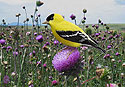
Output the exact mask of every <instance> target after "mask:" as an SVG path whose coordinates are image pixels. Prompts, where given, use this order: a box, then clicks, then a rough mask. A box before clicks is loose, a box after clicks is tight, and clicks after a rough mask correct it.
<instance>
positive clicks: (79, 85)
mask: <svg viewBox="0 0 125 87" xmlns="http://www.w3.org/2000/svg"><path fill="white" fill-rule="evenodd" d="M77 83H78V87H81V83H80V79H79V76H78V75H77Z"/></svg>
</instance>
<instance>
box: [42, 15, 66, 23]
mask: <svg viewBox="0 0 125 87" xmlns="http://www.w3.org/2000/svg"><path fill="white" fill-rule="evenodd" d="M63 20H64V18H63V16H61V15H60V14H56V13H55V14H50V15H49V16H48V17H47V18H46V21H45V22H43V24H50V25H51V24H52V23H55V22H57V23H59V22H61V21H63Z"/></svg>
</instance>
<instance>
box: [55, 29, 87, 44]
mask: <svg viewBox="0 0 125 87" xmlns="http://www.w3.org/2000/svg"><path fill="white" fill-rule="evenodd" d="M56 33H57V34H58V35H59V36H60V37H62V38H64V39H66V40H69V41H72V42H76V43H81V44H88V45H89V40H88V37H87V36H85V35H84V34H83V33H82V32H80V31H56Z"/></svg>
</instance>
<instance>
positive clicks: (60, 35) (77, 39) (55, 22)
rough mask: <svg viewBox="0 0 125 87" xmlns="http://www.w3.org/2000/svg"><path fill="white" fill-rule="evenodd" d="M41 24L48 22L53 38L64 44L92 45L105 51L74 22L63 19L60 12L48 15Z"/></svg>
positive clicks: (72, 45)
mask: <svg viewBox="0 0 125 87" xmlns="http://www.w3.org/2000/svg"><path fill="white" fill-rule="evenodd" d="M43 24H49V25H50V27H51V30H52V33H53V35H54V36H55V38H56V39H57V40H58V41H60V42H61V43H63V44H64V45H67V46H71V47H80V46H81V45H87V46H93V47H95V48H98V49H100V50H101V51H103V52H104V53H105V50H103V49H101V48H100V47H98V43H97V42H96V41H95V40H94V39H92V38H91V37H90V36H88V35H87V34H86V33H85V32H84V31H83V30H82V29H81V28H79V27H78V26H76V25H75V24H73V23H71V22H68V21H66V20H64V18H63V17H62V16H61V15H60V14H56V13H55V14H51V15H49V16H48V17H47V18H46V21H45V22H43Z"/></svg>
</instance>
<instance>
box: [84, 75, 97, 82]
mask: <svg viewBox="0 0 125 87" xmlns="http://www.w3.org/2000/svg"><path fill="white" fill-rule="evenodd" d="M96 77H97V76H94V77H93V78H91V79H88V80H86V81H84V82H82V84H84V83H86V82H88V81H91V80H93V79H95V78H96Z"/></svg>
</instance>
